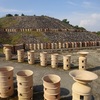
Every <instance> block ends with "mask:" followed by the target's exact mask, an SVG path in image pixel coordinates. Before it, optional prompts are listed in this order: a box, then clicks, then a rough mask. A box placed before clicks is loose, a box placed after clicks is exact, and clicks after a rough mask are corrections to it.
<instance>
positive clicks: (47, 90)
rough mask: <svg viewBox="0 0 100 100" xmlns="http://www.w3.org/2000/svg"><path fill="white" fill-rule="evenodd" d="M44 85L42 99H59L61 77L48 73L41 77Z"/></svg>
mask: <svg viewBox="0 0 100 100" xmlns="http://www.w3.org/2000/svg"><path fill="white" fill-rule="evenodd" d="M42 80H43V86H44V100H60V81H61V78H60V77H59V76H58V75H55V74H49V75H47V76H44V77H43V78H42Z"/></svg>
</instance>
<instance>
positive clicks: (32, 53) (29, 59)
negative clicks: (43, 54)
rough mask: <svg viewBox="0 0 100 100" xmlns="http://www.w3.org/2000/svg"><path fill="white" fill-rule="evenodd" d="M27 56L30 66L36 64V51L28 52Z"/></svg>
mask: <svg viewBox="0 0 100 100" xmlns="http://www.w3.org/2000/svg"><path fill="white" fill-rule="evenodd" d="M27 56H28V63H29V64H34V63H35V60H34V50H31V51H28V52H27Z"/></svg>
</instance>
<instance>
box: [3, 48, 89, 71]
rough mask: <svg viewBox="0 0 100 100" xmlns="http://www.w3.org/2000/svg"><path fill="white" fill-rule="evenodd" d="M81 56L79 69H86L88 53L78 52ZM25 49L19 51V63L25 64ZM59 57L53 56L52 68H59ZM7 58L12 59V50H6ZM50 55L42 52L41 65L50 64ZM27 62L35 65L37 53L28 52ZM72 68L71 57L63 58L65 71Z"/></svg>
mask: <svg viewBox="0 0 100 100" xmlns="http://www.w3.org/2000/svg"><path fill="white" fill-rule="evenodd" d="M78 53H79V54H80V57H79V69H86V66H87V54H88V52H78ZM24 55H25V52H24V49H20V50H17V59H18V62H24ZM58 57H59V54H57V53H54V54H51V67H52V68H57V67H58V62H59V60H58ZM5 58H6V60H11V59H12V54H11V49H5ZM47 58H48V53H47V52H40V65H41V66H44V67H45V66H47V64H48V60H47ZM27 60H28V63H29V64H31V65H32V64H35V52H34V51H33V50H30V51H28V52H27ZM70 68H71V55H64V56H63V69H64V70H68V69H70Z"/></svg>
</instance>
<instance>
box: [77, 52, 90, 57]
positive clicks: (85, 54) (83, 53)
mask: <svg viewBox="0 0 100 100" xmlns="http://www.w3.org/2000/svg"><path fill="white" fill-rule="evenodd" d="M88 53H89V52H78V54H79V55H80V57H86V56H87V54H88Z"/></svg>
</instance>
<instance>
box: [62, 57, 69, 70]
mask: <svg viewBox="0 0 100 100" xmlns="http://www.w3.org/2000/svg"><path fill="white" fill-rule="evenodd" d="M70 65H71V55H66V56H63V69H64V70H68V69H70Z"/></svg>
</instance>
